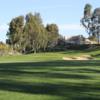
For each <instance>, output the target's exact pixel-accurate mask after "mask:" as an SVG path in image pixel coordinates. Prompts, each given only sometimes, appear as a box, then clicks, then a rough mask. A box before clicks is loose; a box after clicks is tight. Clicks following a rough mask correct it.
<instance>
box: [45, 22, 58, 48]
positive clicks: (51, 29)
mask: <svg viewBox="0 0 100 100" xmlns="http://www.w3.org/2000/svg"><path fill="white" fill-rule="evenodd" d="M46 30H47V32H48V47H54V46H55V45H56V44H57V40H58V38H59V29H58V26H57V25H56V24H47V26H46Z"/></svg>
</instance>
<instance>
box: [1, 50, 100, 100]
mask: <svg viewBox="0 0 100 100" xmlns="http://www.w3.org/2000/svg"><path fill="white" fill-rule="evenodd" d="M89 53H90V54H91V55H93V54H94V55H95V54H97V52H96V53H93V52H89ZM81 54H87V53H84V52H74V51H69V53H68V52H59V53H40V54H31V55H24V56H23V55H19V56H6V57H1V58H0V61H1V62H0V100H100V61H99V60H89V61H63V60H62V57H63V56H77V55H81ZM98 54H99V52H98ZM4 62H5V63H4Z"/></svg>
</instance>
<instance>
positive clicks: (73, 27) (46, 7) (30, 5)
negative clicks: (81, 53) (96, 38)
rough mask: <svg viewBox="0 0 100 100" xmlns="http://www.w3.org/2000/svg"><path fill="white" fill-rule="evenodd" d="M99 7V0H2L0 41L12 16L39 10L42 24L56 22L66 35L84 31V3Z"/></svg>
mask: <svg viewBox="0 0 100 100" xmlns="http://www.w3.org/2000/svg"><path fill="white" fill-rule="evenodd" d="M86 3H90V4H91V5H92V6H93V9H94V8H96V7H100V1H99V0H2V1H1V2H0V41H5V39H6V33H7V30H8V24H9V22H10V21H11V19H12V18H14V17H16V16H19V15H25V14H27V13H29V12H32V13H33V14H34V12H39V13H40V14H41V17H42V19H43V22H44V24H45V25H46V24H47V23H56V24H57V25H58V26H59V30H60V34H62V35H63V36H66V37H70V36H72V35H78V34H83V35H84V36H87V34H86V32H85V31H84V29H83V28H82V26H80V19H81V17H82V14H83V9H84V5H85V4H86Z"/></svg>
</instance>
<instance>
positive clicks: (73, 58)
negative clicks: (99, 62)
mask: <svg viewBox="0 0 100 100" xmlns="http://www.w3.org/2000/svg"><path fill="white" fill-rule="evenodd" d="M91 59H93V58H92V57H91V56H90V55H81V56H76V57H63V60H91Z"/></svg>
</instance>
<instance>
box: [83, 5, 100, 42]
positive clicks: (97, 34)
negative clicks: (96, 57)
mask: <svg viewBox="0 0 100 100" xmlns="http://www.w3.org/2000/svg"><path fill="white" fill-rule="evenodd" d="M91 8H92V6H91V5H90V4H86V5H85V8H84V17H83V18H82V19H81V23H82V25H83V26H84V27H85V29H86V31H87V33H88V34H89V37H92V38H93V37H94V38H96V40H97V42H98V44H99V43H100V8H96V9H95V10H94V11H93V12H91Z"/></svg>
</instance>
